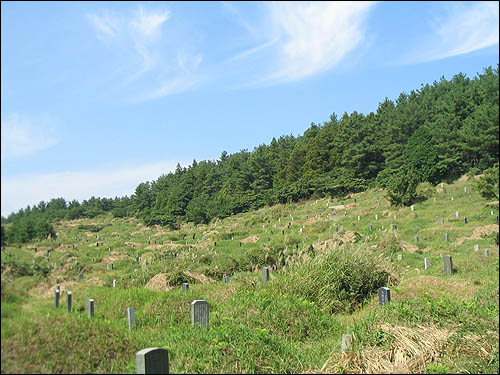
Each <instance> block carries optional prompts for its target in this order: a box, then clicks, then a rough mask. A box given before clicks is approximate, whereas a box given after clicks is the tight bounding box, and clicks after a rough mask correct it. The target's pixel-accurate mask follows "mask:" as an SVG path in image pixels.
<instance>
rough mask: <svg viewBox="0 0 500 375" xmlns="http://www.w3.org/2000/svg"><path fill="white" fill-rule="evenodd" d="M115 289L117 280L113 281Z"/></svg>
mask: <svg viewBox="0 0 500 375" xmlns="http://www.w3.org/2000/svg"><path fill="white" fill-rule="evenodd" d="M113 288H116V279H113Z"/></svg>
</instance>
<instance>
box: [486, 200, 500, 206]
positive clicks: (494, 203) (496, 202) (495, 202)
mask: <svg viewBox="0 0 500 375" xmlns="http://www.w3.org/2000/svg"><path fill="white" fill-rule="evenodd" d="M486 205H487V206H498V201H493V202H488V203H486Z"/></svg>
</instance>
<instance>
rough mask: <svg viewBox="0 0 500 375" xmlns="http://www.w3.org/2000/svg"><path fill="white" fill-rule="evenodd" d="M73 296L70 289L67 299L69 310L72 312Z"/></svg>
mask: <svg viewBox="0 0 500 375" xmlns="http://www.w3.org/2000/svg"><path fill="white" fill-rule="evenodd" d="M72 296H73V294H72V293H71V290H68V292H67V294H66V297H67V301H68V311H69V312H71V297H72Z"/></svg>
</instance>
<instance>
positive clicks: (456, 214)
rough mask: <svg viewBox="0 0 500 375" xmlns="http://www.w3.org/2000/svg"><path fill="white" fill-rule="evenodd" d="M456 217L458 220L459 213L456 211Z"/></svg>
mask: <svg viewBox="0 0 500 375" xmlns="http://www.w3.org/2000/svg"><path fill="white" fill-rule="evenodd" d="M455 217H456V218H457V219H458V211H455Z"/></svg>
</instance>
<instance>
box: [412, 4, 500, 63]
mask: <svg viewBox="0 0 500 375" xmlns="http://www.w3.org/2000/svg"><path fill="white" fill-rule="evenodd" d="M445 6H447V8H446V14H445V15H444V16H436V17H435V18H434V19H432V20H430V21H429V22H430V24H431V28H432V29H433V34H432V36H431V37H430V40H429V39H427V40H426V39H424V40H425V43H422V45H420V46H418V47H417V48H416V49H415V50H413V51H411V52H410V53H409V54H408V55H407V56H406V57H404V58H403V61H404V63H419V62H427V61H433V60H440V59H444V58H447V57H451V56H456V55H462V54H466V53H469V52H473V51H476V50H479V49H482V48H486V47H490V46H494V45H495V44H498V32H499V27H498V25H499V16H498V12H499V10H498V2H496V1H482V2H474V3H472V4H465V3H463V4H462V3H452V4H451V5H449V4H445Z"/></svg>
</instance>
